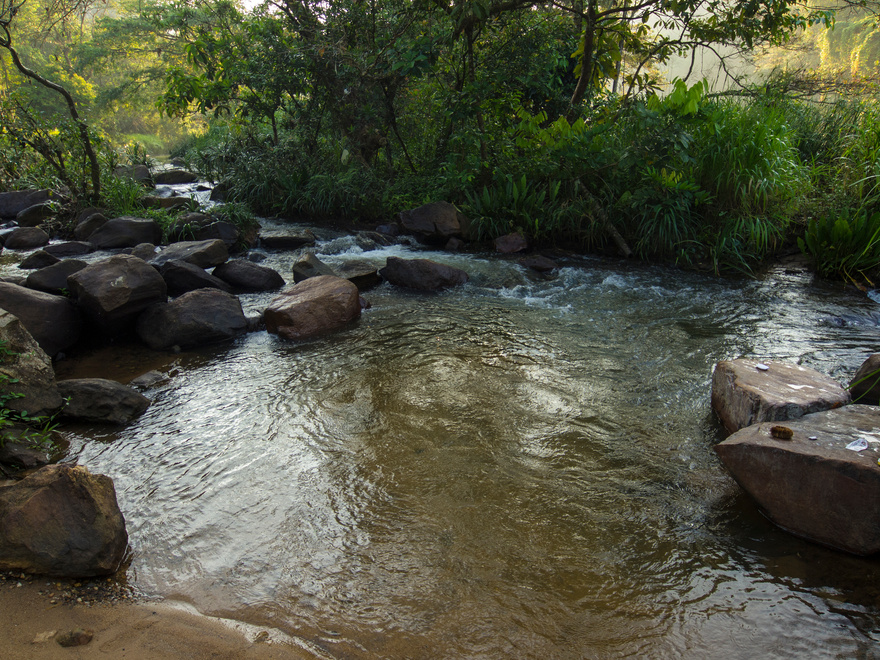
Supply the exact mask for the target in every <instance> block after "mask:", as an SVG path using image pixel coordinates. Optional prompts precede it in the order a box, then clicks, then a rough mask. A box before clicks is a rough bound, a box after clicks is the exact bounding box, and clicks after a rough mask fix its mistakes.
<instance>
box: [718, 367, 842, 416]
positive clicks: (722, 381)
mask: <svg viewBox="0 0 880 660" xmlns="http://www.w3.org/2000/svg"><path fill="white" fill-rule="evenodd" d="M849 401H850V395H849V392H847V391H846V390H845V389H843V388H842V387H841V386H840V385H838V384H837V382H835V381H834V380H832V379H831V378H829V377H828V376H825V375H824V374H821V373H819V372H818V371H816V370H814V369H810V368H809V367H802V366H800V365H797V364H791V363H788V362H777V361H769V360H768V361H766V362H762V361H760V360H755V359H746V358H742V359H739V360H723V361H721V362H719V363H718V364H716V365H715V373H714V374H713V375H712V408H714V409H715V412H716V413H718V417H719V418H720V419H721V422H722V423H723V424H724V426H725V428H726V429H727V430H728V431H730V432H731V433H733V432H734V431H738V430H739V429H741V428H745V427H746V426H750V425H752V424H757V423H759V422H772V421H784V420H790V419H797V418H798V417H803V416H804V415H807V414H809V413H814V412H820V411H822V410H829V409H831V408H836V407H839V406H842V405H845V404H847V403H849Z"/></svg>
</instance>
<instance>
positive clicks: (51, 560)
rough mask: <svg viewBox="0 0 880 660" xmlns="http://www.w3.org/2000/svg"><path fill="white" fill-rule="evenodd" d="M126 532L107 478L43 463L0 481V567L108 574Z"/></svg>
mask: <svg viewBox="0 0 880 660" xmlns="http://www.w3.org/2000/svg"><path fill="white" fill-rule="evenodd" d="M127 545H128V535H127V534H126V531H125V520H124V519H123V517H122V513H121V512H120V511H119V506H118V504H117V503H116V490H115V489H114V487H113V481H112V480H111V479H110V478H109V477H105V476H103V475H99V474H91V473H90V472H89V471H88V470H86V469H85V468H83V467H70V466H66V465H49V466H46V467H44V468H41V469H40V470H38V471H37V472H34V473H33V474H31V475H30V476H28V477H26V478H25V479H22V480H21V481H19V482H16V483H13V484H12V485H8V486H0V569H2V570H7V571H23V572H25V573H38V574H42V575H57V576H65V577H90V576H95V575H109V574H111V573H114V572H115V571H116V570H117V569H118V568H119V565H120V564H121V563H122V558H123V556H124V554H125V549H126V547H127Z"/></svg>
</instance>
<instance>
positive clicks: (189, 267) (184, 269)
mask: <svg viewBox="0 0 880 660" xmlns="http://www.w3.org/2000/svg"><path fill="white" fill-rule="evenodd" d="M159 274H160V275H161V276H162V279H163V280H165V284H167V285H168V294H169V295H171V296H179V295H181V294H184V293H187V292H188V291H195V290H196V289H220V290H221V291H226V292H227V293H232V287H230V286H229V285H228V284H227V283H226V282H224V281H223V280H221V279H220V278H219V277H214V276H213V275H211V274H210V273H208V272H207V271H206V270H205V269H204V268H199V267H198V266H196V265H195V264H190V263H187V262H185V261H168V262H166V263H165V264H164V265H163V266H162V267H161V268H160V269H159Z"/></svg>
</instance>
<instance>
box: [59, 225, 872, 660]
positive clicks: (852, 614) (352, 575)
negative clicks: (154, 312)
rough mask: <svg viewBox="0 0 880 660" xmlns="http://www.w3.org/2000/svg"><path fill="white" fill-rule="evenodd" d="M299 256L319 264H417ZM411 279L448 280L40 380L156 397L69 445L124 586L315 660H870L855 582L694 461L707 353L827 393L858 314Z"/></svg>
mask: <svg viewBox="0 0 880 660" xmlns="http://www.w3.org/2000/svg"><path fill="white" fill-rule="evenodd" d="M324 239H325V240H323V241H322V243H321V246H319V250H321V251H323V252H325V254H324V256H323V258H324V259H325V260H327V261H328V262H330V263H331V264H332V263H338V262H340V261H344V260H348V259H354V258H357V259H368V260H371V261H374V262H376V263H379V264H383V263H384V260H385V258H386V257H387V256H389V255H391V254H394V255H409V256H415V255H414V254H412V252H411V250H410V248H407V247H400V246H397V247H393V248H385V249H382V250H379V251H373V252H364V253H361V251H360V249H359V248H357V247H355V246H354V245H353V243H352V241H351V239H348V238H335V239H334V237H333V236H332V235H324ZM419 256H429V257H431V258H436V259H438V260H442V261H445V262H446V263H450V264H452V265H456V266H459V267H462V268H465V269H466V270H467V271H468V272H469V273H470V274H471V282H470V283H469V284H468V285H466V286H464V287H462V288H460V289H458V290H455V291H451V292H448V293H444V294H440V295H431V296H425V295H416V294H411V293H406V292H401V291H399V290H394V289H392V288H391V287H389V286H387V285H383V286H382V287H380V288H378V289H375V290H374V291H372V292H370V293H368V294H367V296H366V297H367V298H368V299H369V300H370V302H371V303H372V309H370V310H368V311H367V312H366V313H365V314H364V316H363V317H362V319H361V320H360V321H358V322H357V323H356V324H354V325H352V326H351V327H349V328H347V329H346V330H344V331H342V332H340V333H338V334H335V335H333V336H330V337H327V338H323V339H320V340H317V341H312V342H306V343H290V342H286V341H281V340H279V339H277V338H276V337H273V336H270V335H267V334H266V333H265V332H259V333H254V334H251V335H248V336H246V337H244V338H242V339H240V340H239V341H237V342H235V343H234V344H231V345H228V346H223V347H219V348H211V349H208V350H203V351H197V352H191V353H183V354H181V355H176V356H175V355H157V354H149V353H148V352H147V353H145V352H143V351H142V352H140V353H138V354H136V355H133V356H127V355H126V354H125V352H124V351H118V350H117V351H116V352H110V353H107V352H104V353H99V354H95V355H91V356H89V355H85V356H82V357H80V358H78V359H74V360H70V361H68V362H67V364H64V363H62V367H63V373H64V375H66V376H71V375H101V374H102V373H108V369H110V368H111V367H112V371H113V373H115V374H116V375H117V376H125V375H126V374H130V375H134V374H135V373H137V372H139V371H145V370H147V369H149V368H156V367H159V369H160V370H161V371H163V373H164V374H165V376H166V379H165V380H164V381H163V382H162V383H160V384H159V385H157V386H155V387H154V388H153V389H151V390H149V392H148V395H149V396H150V397H151V398H152V399H153V400H154V403H153V405H152V407H151V408H150V409H149V411H148V412H147V413H146V414H145V415H144V416H143V418H141V419H140V420H139V421H138V422H137V423H135V424H133V425H132V426H130V427H128V428H126V429H125V430H123V431H121V432H118V433H108V432H107V431H106V430H101V429H98V428H92V429H90V428H83V429H80V430H79V431H78V432H77V433H76V434H75V436H74V438H73V441H72V445H71V453H72V454H73V455H74V456H75V457H76V458H77V459H78V460H79V462H80V463H81V464H84V465H87V466H88V467H89V468H90V469H92V470H93V471H97V472H102V473H106V474H109V475H110V476H112V477H113V478H114V479H115V481H116V488H117V492H118V495H119V499H120V504H121V507H122V509H123V511H124V513H125V516H126V519H127V521H128V529H129V534H130V538H131V547H132V552H133V559H132V563H131V567H130V569H129V579H130V580H131V581H132V582H134V583H135V584H136V585H138V586H139V587H140V588H141V589H143V590H145V591H147V592H151V593H155V594H160V595H164V596H168V597H174V598H183V599H185V600H188V601H190V602H192V603H194V604H195V605H196V606H197V607H199V608H200V609H201V610H202V611H205V612H215V613H223V614H225V615H227V616H233V617H237V618H239V619H242V620H246V621H250V622H255V623H260V624H261V625H271V626H275V627H277V628H278V629H280V630H283V631H284V632H286V633H288V634H290V635H292V636H294V637H296V638H298V639H300V640H302V642H303V644H304V645H306V646H307V647H308V648H310V649H311V650H312V652H314V654H315V655H316V657H332V658H441V657H444V658H477V657H479V658H510V657H515V658H582V657H590V658H605V657H621V656H639V657H652V658H663V657H669V658H680V657H686V658H705V657H724V658H754V657H764V658H772V657H838V656H839V657H877V656H878V651H877V645H876V644H877V641H878V639H880V607H878V606H880V601H878V595H880V582H878V573H880V571H878V564H877V562H876V561H871V560H860V559H855V558H850V557H847V556H844V555H841V554H839V553H836V552H833V551H828V550H824V549H822V548H818V547H816V546H813V545H810V544H808V543H806V542H802V541H800V540H797V539H794V538H791V537H789V536H787V535H785V534H784V533H782V532H780V531H778V530H777V529H775V528H774V527H773V526H772V525H770V524H769V523H768V522H766V521H765V520H764V519H763V518H762V517H761V516H760V514H758V513H757V512H756V511H755V509H754V507H753V506H752V505H751V504H750V502H749V501H748V499H747V498H746V497H745V496H744V495H743V494H742V493H741V491H740V490H739V489H738V487H737V486H736V485H735V484H734V483H733V481H732V480H731V479H730V478H729V477H728V476H727V474H726V473H725V471H724V469H723V467H722V466H721V465H720V464H719V462H718V460H717V459H716V457H715V454H714V452H713V450H712V447H713V445H714V444H715V443H717V442H718V441H719V439H720V438H721V434H720V431H719V428H718V426H717V424H716V422H715V420H714V419H713V417H712V415H711V414H710V411H709V381H710V373H711V368H712V365H713V364H714V363H715V362H716V361H718V360H720V359H725V358H734V357H740V356H761V357H763V358H782V359H789V360H795V361H798V362H801V363H802V364H805V365H808V366H811V367H815V368H817V369H819V370H821V371H823V372H825V373H829V374H831V375H832V376H835V377H837V378H838V379H840V380H846V379H848V377H849V376H850V375H851V374H852V373H853V372H854V371H855V369H856V368H857V367H858V365H859V364H860V363H861V362H862V360H863V359H864V357H865V356H866V355H867V354H868V353H869V352H873V351H875V350H876V349H877V347H878V341H877V340H878V334H880V330H878V328H877V327H876V324H875V323H874V322H873V320H872V319H873V317H872V313H873V312H874V311H875V310H877V309H878V306H877V305H876V304H875V303H873V302H871V301H870V300H868V299H866V298H865V297H864V296H863V295H862V294H859V293H858V292H854V291H846V290H844V289H842V288H841V287H835V286H830V285H822V284H819V283H816V282H814V281H813V280H812V278H811V277H810V276H809V275H807V274H805V273H801V272H791V273H787V272H786V271H784V270H782V269H779V270H776V271H774V272H773V273H770V274H769V275H768V276H766V277H764V278H762V279H760V280H757V281H754V280H736V281H730V280H718V279H714V278H710V277H703V276H700V275H694V274H687V273H682V272H678V271H675V270H666V269H660V268H650V267H637V266H633V265H625V264H624V265H621V264H619V263H607V262H603V261H599V260H590V259H579V260H572V261H570V262H567V263H566V267H565V268H564V269H563V270H562V271H561V272H560V273H559V274H558V276H556V277H554V278H551V279H546V280H545V279H542V278H539V277H535V276H532V275H530V274H528V273H527V272H525V271H524V270H522V269H521V268H519V267H518V266H516V265H515V264H514V263H512V262H508V261H504V260H501V259H495V258H480V257H474V256H451V255H444V254H440V253H436V254H431V253H429V254H427V255H425V254H421V255H419ZM293 259H294V255H291V254H283V255H278V254H276V255H269V257H268V260H267V262H266V263H267V264H269V265H273V266H275V267H276V268H278V269H279V270H280V271H281V272H282V273H284V274H285V275H289V266H290V264H291V262H292V261H293ZM271 297H272V296H271V295H258V296H246V297H243V299H244V303H245V307H246V308H248V309H250V310H258V309H261V308H262V307H264V306H265V304H266V302H267V301H268V299H270V298H271ZM842 316H846V318H847V319H848V320H847V321H846V322H845V323H844V322H841V321H840V320H839V318H832V317H842Z"/></svg>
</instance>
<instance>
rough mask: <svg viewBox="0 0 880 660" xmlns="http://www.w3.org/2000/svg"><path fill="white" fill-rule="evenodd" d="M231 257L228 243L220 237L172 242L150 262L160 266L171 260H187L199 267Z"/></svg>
mask: <svg viewBox="0 0 880 660" xmlns="http://www.w3.org/2000/svg"><path fill="white" fill-rule="evenodd" d="M227 259H229V250H228V249H227V248H226V243H224V242H223V241H221V240H220V239H213V240H208V241H181V242H179V243H172V244H171V245H169V246H168V247H167V248H165V249H164V250H162V251H161V252H160V253H159V254H158V255H156V256H155V257H153V259H152V260H151V261H150V264H151V265H152V266H154V267H156V268H160V267H161V266H162V265H163V264H166V263H168V262H169V261H185V262H187V263H190V264H193V265H195V266H198V267H199V268H212V267H214V266H219V265H220V264H222V263H223V262H224V261H226V260H227Z"/></svg>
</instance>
